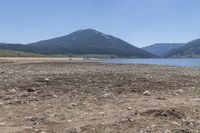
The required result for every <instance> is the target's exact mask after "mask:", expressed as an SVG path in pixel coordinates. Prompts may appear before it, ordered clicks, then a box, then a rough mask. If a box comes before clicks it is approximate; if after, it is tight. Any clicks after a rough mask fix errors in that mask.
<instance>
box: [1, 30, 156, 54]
mask: <svg viewBox="0 0 200 133" xmlns="http://www.w3.org/2000/svg"><path fill="white" fill-rule="evenodd" d="M0 49H7V50H16V51H25V52H31V53H37V54H45V55H109V56H111V57H135V58H152V57H156V56H155V55H153V54H151V53H149V52H147V51H145V50H142V49H140V48H137V47H135V46H133V45H131V44H129V43H127V42H125V41H123V40H121V39H119V38H116V37H113V36H111V35H107V34H104V33H101V32H98V31H96V30H93V29H85V30H79V31H76V32H73V33H71V34H69V35H66V36H62V37H57V38H53V39H49V40H43V41H39V42H35V43H30V44H26V45H23V44H6V43H1V44H0Z"/></svg>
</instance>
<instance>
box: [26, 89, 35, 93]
mask: <svg viewBox="0 0 200 133" xmlns="http://www.w3.org/2000/svg"><path fill="white" fill-rule="evenodd" d="M35 90H36V89H35V88H28V89H27V90H26V91H27V92H34V91H35Z"/></svg>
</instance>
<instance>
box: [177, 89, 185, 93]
mask: <svg viewBox="0 0 200 133" xmlns="http://www.w3.org/2000/svg"><path fill="white" fill-rule="evenodd" d="M183 92H184V91H183V89H178V90H176V93H178V94H182V93H183Z"/></svg>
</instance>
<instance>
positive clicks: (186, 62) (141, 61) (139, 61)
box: [103, 58, 200, 67]
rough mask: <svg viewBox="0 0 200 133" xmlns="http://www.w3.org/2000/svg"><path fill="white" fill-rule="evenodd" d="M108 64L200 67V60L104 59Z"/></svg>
mask: <svg viewBox="0 0 200 133" xmlns="http://www.w3.org/2000/svg"><path fill="white" fill-rule="evenodd" d="M103 63H106V64H155V65H169V66H183V67H200V58H192V59H188V58H186V59H157V58H156V59H104V60H103Z"/></svg>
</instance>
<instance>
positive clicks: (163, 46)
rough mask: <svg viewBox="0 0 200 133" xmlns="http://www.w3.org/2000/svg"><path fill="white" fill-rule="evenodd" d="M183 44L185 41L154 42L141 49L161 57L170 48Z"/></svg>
mask: <svg viewBox="0 0 200 133" xmlns="http://www.w3.org/2000/svg"><path fill="white" fill-rule="evenodd" d="M184 45H185V43H156V44H153V45H150V46H146V47H143V48H142V49H143V50H146V51H147V52H150V53H152V54H154V55H157V56H159V57H163V56H165V54H167V53H168V52H169V51H171V50H172V49H176V48H180V47H182V46H184Z"/></svg>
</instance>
